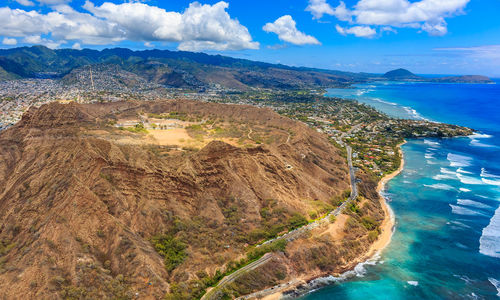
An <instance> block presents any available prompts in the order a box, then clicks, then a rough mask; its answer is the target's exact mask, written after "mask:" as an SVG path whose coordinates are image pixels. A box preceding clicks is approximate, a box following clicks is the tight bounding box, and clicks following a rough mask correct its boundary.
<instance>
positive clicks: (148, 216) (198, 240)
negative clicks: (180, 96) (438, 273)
mask: <svg viewBox="0 0 500 300" xmlns="http://www.w3.org/2000/svg"><path fill="white" fill-rule="evenodd" d="M169 112H175V113H176V114H178V115H179V114H180V115H182V118H186V119H187V121H185V122H192V123H193V124H194V125H193V124H191V125H189V126H186V128H187V129H186V132H187V134H188V136H190V137H192V141H184V140H185V139H179V143H178V144H179V145H171V146H168V145H164V144H162V143H161V142H159V141H158V138H157V137H158V136H161V134H165V133H166V132H168V131H164V132H158V131H157V130H150V132H149V133H146V132H140V131H138V132H134V131H133V130H130V131H129V130H123V128H117V126H113V124H115V123H116V122H121V120H130V119H132V118H143V116H147V115H149V116H150V118H152V119H154V117H157V118H158V120H164V119H165V118H163V116H164V115H162V114H168V113H169ZM162 118H163V119H162ZM155 120H156V119H155ZM189 120H194V121H189ZM200 120H201V121H200ZM155 122H156V121H155ZM158 122H159V121H158ZM169 122H170V121H169ZM172 122H173V121H172ZM179 122H180V121H179ZM195 122H198V123H199V124H198V123H196V124H195ZM213 122H215V123H213ZM209 124H210V125H209ZM125 129H127V128H125ZM182 130H184V129H182ZM155 134H157V135H155ZM181 140H182V141H181ZM183 143H184V144H183ZM189 143H191V144H189ZM200 145H201V146H200ZM348 189H349V181H348V173H347V165H346V163H345V159H344V158H342V157H341V155H340V153H339V150H338V149H337V148H335V147H334V146H332V145H331V144H330V143H329V142H328V140H327V139H326V137H325V136H323V135H321V134H319V133H317V132H316V131H314V130H312V129H310V128H308V127H307V126H305V125H303V124H301V123H298V122H295V121H292V120H290V119H287V118H284V117H281V116H279V115H277V114H276V113H274V112H272V111H271V110H267V109H259V108H255V107H250V106H241V105H222V104H211V103H200V102H194V101H162V102H154V103H135V102H122V103H112V104H91V105H78V104H74V103H72V104H67V105H62V104H55V103H53V104H49V105H44V106H42V107H40V108H39V109H31V110H30V111H28V112H27V113H26V114H25V115H24V116H23V119H22V120H21V121H20V122H19V123H18V124H17V125H15V126H13V127H12V128H9V129H8V130H5V131H3V132H1V133H0V298H2V299H3V298H5V299H12V298H19V296H20V295H23V298H48V299H56V298H65V297H74V298H93V299H97V298H125V299H127V298H136V297H140V298H148V297H149V298H162V297H163V296H164V295H165V293H167V292H169V291H170V289H171V287H172V286H174V285H173V284H174V283H175V286H178V283H182V282H185V281H187V280H191V279H197V278H200V277H203V273H204V272H207V273H208V274H210V275H211V274H213V273H214V272H215V270H216V269H220V268H223V266H224V264H225V263H227V262H228V261H229V260H233V259H236V258H238V257H241V256H242V255H243V254H244V253H245V252H246V251H247V248H248V245H251V244H255V243H257V242H259V241H261V240H263V239H265V238H266V237H265V233H268V232H270V231H276V232H279V231H280V230H281V231H283V230H286V229H287V227H286V226H287V225H286V224H288V223H287V222H288V220H290V219H291V218H292V217H294V216H295V217H296V216H297V215H296V214H297V213H298V214H300V215H302V216H305V217H306V218H309V217H310V215H311V211H316V212H318V213H320V212H321V211H320V210H321V208H320V207H321V206H322V205H318V203H319V204H321V203H324V204H325V205H328V203H329V202H330V200H331V199H332V197H336V196H339V195H340V194H341V193H342V192H344V191H345V190H348ZM162 234H167V235H170V236H173V237H174V238H175V239H176V240H178V241H180V242H182V243H184V244H185V245H187V248H186V257H185V259H184V260H183V261H181V263H180V264H177V265H175V266H174V268H171V269H170V270H168V267H167V268H166V265H165V263H164V260H163V258H162V257H161V256H160V255H159V254H158V252H157V251H155V247H154V246H153V243H152V242H151V241H152V239H153V237H158V236H160V235H162ZM187 293H189V291H187Z"/></svg>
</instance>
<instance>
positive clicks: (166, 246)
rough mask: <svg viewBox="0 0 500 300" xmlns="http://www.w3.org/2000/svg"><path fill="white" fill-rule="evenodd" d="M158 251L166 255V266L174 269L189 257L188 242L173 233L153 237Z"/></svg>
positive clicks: (170, 269) (169, 269)
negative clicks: (185, 242)
mask: <svg viewBox="0 0 500 300" xmlns="http://www.w3.org/2000/svg"><path fill="white" fill-rule="evenodd" d="M151 242H152V243H153V246H154V247H155V249H156V251H157V252H158V253H159V254H160V255H161V256H163V257H164V259H165V268H166V269H167V271H169V272H171V271H173V270H174V269H175V268H176V267H177V266H178V265H180V264H182V263H183V262H184V260H185V259H186V257H187V253H186V248H187V246H186V244H184V243H183V242H181V241H180V240H178V239H176V238H175V237H174V236H173V235H172V234H164V235H160V236H155V237H153V238H152V239H151Z"/></svg>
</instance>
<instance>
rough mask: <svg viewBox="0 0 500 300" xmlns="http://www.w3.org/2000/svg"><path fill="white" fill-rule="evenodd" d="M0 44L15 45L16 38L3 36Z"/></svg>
mask: <svg viewBox="0 0 500 300" xmlns="http://www.w3.org/2000/svg"><path fill="white" fill-rule="evenodd" d="M2 44H4V45H9V46H15V45H17V40H16V39H10V38H7V37H5V38H3V41H2Z"/></svg>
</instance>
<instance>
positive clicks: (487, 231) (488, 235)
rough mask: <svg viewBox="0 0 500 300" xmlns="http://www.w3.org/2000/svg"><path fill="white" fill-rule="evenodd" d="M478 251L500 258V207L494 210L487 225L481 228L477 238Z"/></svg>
mask: <svg viewBox="0 0 500 300" xmlns="http://www.w3.org/2000/svg"><path fill="white" fill-rule="evenodd" d="M479 252H480V253H482V254H484V255H488V256H491V257H499V258H500V207H499V208H497V210H496V211H495V214H494V215H493V217H492V218H491V219H490V223H489V224H488V226H486V227H484V228H483V233H482V235H481V238H479Z"/></svg>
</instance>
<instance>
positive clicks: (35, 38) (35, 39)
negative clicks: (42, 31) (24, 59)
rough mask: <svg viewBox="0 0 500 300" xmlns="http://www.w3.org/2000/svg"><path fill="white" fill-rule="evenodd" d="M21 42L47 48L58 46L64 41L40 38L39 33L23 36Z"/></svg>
mask: <svg viewBox="0 0 500 300" xmlns="http://www.w3.org/2000/svg"><path fill="white" fill-rule="evenodd" d="M23 42H24V43H27V44H37V45H44V46H46V47H48V48H51V49H55V48H58V47H59V46H60V45H61V44H63V43H65V42H66V41H53V40H50V39H46V38H42V37H41V36H39V35H31V36H27V37H25V38H24V39H23Z"/></svg>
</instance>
